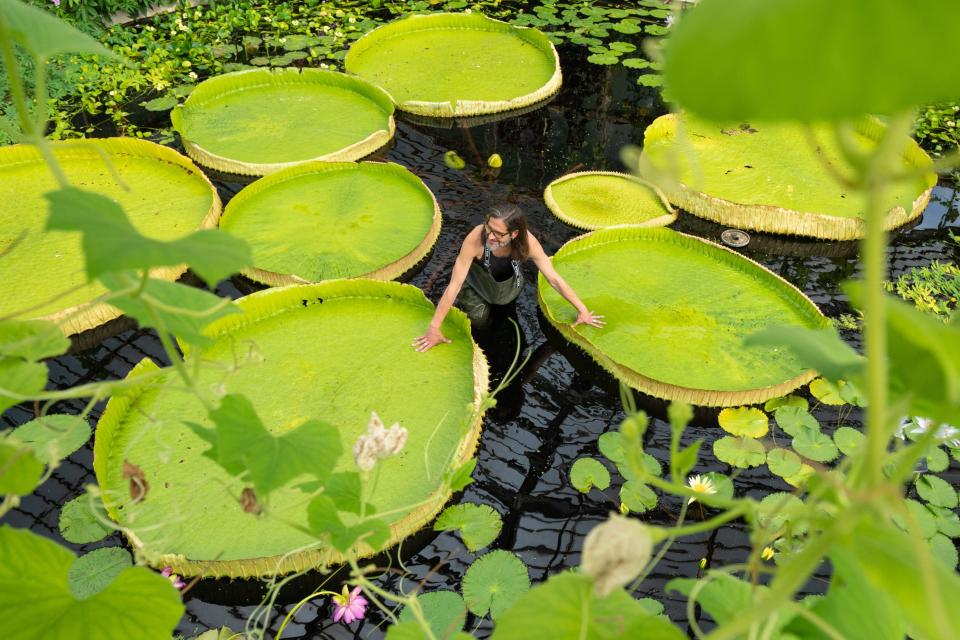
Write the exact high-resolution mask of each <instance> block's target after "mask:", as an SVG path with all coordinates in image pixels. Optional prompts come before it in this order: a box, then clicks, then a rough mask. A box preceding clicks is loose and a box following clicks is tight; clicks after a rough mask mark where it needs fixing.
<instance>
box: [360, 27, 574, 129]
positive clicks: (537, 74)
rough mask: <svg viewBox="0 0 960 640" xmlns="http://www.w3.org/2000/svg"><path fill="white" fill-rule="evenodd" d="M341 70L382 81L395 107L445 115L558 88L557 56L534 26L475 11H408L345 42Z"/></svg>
mask: <svg viewBox="0 0 960 640" xmlns="http://www.w3.org/2000/svg"><path fill="white" fill-rule="evenodd" d="M345 64H346V68H347V71H349V72H350V73H355V74H357V75H358V76H360V77H361V78H364V79H365V80H369V81H370V82H373V83H374V84H376V85H378V86H381V87H383V88H384V89H386V90H387V92H388V93H390V95H391V96H393V99H394V100H395V101H396V103H397V106H398V107H399V108H400V109H401V110H402V111H409V112H410V113H414V114H419V115H424V116H433V117H441V118H451V117H458V116H475V115H481V114H486V113H497V112H500V111H509V110H512V109H518V108H521V107H526V106H529V105H531V104H533V103H536V102H539V101H541V100H543V99H544V98H546V97H548V96H551V95H553V94H555V93H556V92H557V91H559V90H560V83H561V75H560V58H559V57H558V56H557V51H556V49H554V47H553V44H551V43H550V41H549V40H548V39H547V37H546V36H545V35H543V34H542V33H540V32H539V31H537V30H536V29H524V28H520V27H514V26H512V25H509V24H507V23H505V22H500V21H498V20H492V19H490V18H487V17H485V16H482V15H479V14H454V13H434V14H429V15H412V16H408V17H406V18H403V19H401V20H396V21H394V22H391V23H388V24H385V25H383V26H382V27H379V28H377V29H374V30H373V31H371V32H370V33H368V34H367V35H365V36H363V37H362V38H360V39H359V40H357V42H356V43H355V44H354V45H353V46H352V47H351V48H350V51H349V52H348V53H347V57H346V60H345Z"/></svg>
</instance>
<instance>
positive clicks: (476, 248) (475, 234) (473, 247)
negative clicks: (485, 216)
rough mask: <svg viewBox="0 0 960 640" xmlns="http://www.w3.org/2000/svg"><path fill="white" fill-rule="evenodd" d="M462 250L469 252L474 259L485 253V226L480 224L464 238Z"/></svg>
mask: <svg viewBox="0 0 960 640" xmlns="http://www.w3.org/2000/svg"><path fill="white" fill-rule="evenodd" d="M462 250H464V251H468V252H469V253H470V254H471V255H472V256H473V257H477V256H479V255H480V254H481V253H483V225H482V224H478V225H477V226H475V227H474V228H473V229H471V230H470V232H469V233H467V235H466V236H464V238H463V247H462Z"/></svg>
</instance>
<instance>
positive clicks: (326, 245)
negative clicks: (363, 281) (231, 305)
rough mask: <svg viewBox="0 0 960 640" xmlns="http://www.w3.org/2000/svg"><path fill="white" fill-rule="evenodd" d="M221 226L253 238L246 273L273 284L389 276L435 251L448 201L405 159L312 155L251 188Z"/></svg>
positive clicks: (229, 207)
mask: <svg viewBox="0 0 960 640" xmlns="http://www.w3.org/2000/svg"><path fill="white" fill-rule="evenodd" d="M220 228H221V229H223V230H225V231H228V232H229V233H231V234H233V235H235V236H238V237H240V238H242V239H243V240H245V241H246V242H247V244H249V245H250V247H251V248H252V249H253V256H254V265H255V268H254V269H251V270H249V271H246V272H244V273H245V274H246V275H247V276H249V277H251V278H253V279H254V280H257V281H259V282H263V283H265V284H270V285H283V284H291V283H295V282H299V283H303V282H317V281H320V280H324V279H330V278H353V277H357V276H366V277H369V278H378V279H384V280H389V279H391V278H395V277H397V276H400V275H401V274H403V273H404V272H405V271H407V270H409V269H410V268H411V267H413V266H414V265H416V264H417V263H418V262H419V261H420V260H421V259H422V258H424V257H425V256H426V255H427V254H428V253H429V251H430V248H431V247H432V246H433V243H434V242H436V239H437V236H438V235H439V234H440V207H439V206H438V205H437V202H436V200H435V199H434V197H433V194H432V193H430V190H429V189H427V187H426V185H425V184H423V182H422V181H421V180H420V179H419V178H417V177H416V176H415V175H413V174H412V173H410V172H409V171H407V170H406V169H404V168H403V167H401V166H400V165H398V164H393V163H387V164H383V163H375V162H363V163H360V164H357V163H353V162H336V163H333V162H311V163H308V164H303V165H299V166H296V167H291V168H289V169H284V170H283V171H280V172H277V173H275V174H273V175H270V176H267V177H266V178H263V179H261V180H258V181H256V182H255V183H253V184H252V185H250V186H249V187H247V188H245V189H244V190H243V191H241V192H240V193H239V194H237V196H236V197H235V198H234V199H233V200H231V201H230V204H229V205H227V209H226V211H225V212H224V216H223V220H222V221H221V223H220Z"/></svg>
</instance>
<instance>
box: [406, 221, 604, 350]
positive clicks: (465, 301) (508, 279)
mask: <svg viewBox="0 0 960 640" xmlns="http://www.w3.org/2000/svg"><path fill="white" fill-rule="evenodd" d="M526 260H533V263H534V264H535V265H537V268H538V269H540V272H541V273H542V274H543V276H544V278H546V280H547V282H549V283H550V286H552V287H553V288H554V289H556V290H557V291H558V292H559V293H560V295H562V296H563V297H564V298H565V299H566V300H567V301H568V302H569V303H570V304H572V305H573V306H574V308H575V309H576V310H577V319H576V321H574V323H573V325H574V326H576V325H578V324H588V325H590V326H592V327H602V326H603V324H604V323H603V316H600V315H596V314H594V313H593V312H591V311H590V310H588V309H587V307H586V306H585V305H584V304H583V302H581V301H580V298H579V297H577V294H576V293H575V292H574V290H573V289H571V288H570V285H568V284H567V283H566V281H565V280H564V279H563V278H562V277H561V276H560V274H558V273H557V272H556V270H555V269H554V268H553V265H552V264H551V263H550V258H549V257H548V256H547V254H546V253H545V252H544V250H543V247H542V246H541V245H540V242H539V241H538V240H537V239H536V238H535V237H534V236H533V234H532V233H530V231H528V229H527V217H526V215H524V213H523V211H521V210H520V208H519V207H516V206H513V205H509V206H504V207H498V208H496V209H494V210H493V211H491V212H490V213H489V214H488V215H487V217H486V219H485V220H484V222H483V224H480V225H477V226H476V227H475V228H474V229H473V230H472V231H471V232H470V233H468V234H467V237H466V238H464V239H463V245H462V246H461V247H460V255H459V256H457V262H456V264H455V265H454V267H453V273H452V274H451V276H450V284H449V285H447V288H446V290H445V291H444V292H443V296H442V297H441V298H440V302H438V303H437V310H436V312H435V313H434V314H433V320H431V321H430V326H429V328H428V329H427V332H426V333H425V334H423V335H422V336H419V337H418V338H416V339H415V340H414V341H413V347H414V348H415V349H416V350H417V351H427V350H428V349H430V348H432V347H434V346H436V345H437V344H440V343H441V342H450V340H448V339H447V337H446V336H444V335H443V333H442V332H441V331H440V325H442V324H443V319H444V318H446V317H447V312H449V311H450V307H451V306H452V305H453V304H454V301H456V304H457V306H458V307H460V308H461V309H463V311H464V312H465V313H466V314H467V316H469V318H470V322H471V324H472V325H473V327H474V328H477V329H483V328H485V327H486V325H487V324H488V323H489V322H490V312H491V310H492V309H493V308H494V307H495V306H500V305H508V304H510V303H512V302H513V301H514V300H516V299H517V296H519V295H520V291H521V289H522V288H523V276H522V275H521V273H520V264H521V263H522V262H525V261H526ZM464 285H466V286H464Z"/></svg>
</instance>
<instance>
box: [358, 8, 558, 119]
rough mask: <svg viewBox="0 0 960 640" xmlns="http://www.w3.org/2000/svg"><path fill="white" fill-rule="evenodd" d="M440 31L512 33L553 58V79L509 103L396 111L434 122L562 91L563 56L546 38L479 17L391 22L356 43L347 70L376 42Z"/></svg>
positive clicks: (408, 106) (410, 106)
mask: <svg viewBox="0 0 960 640" xmlns="http://www.w3.org/2000/svg"><path fill="white" fill-rule="evenodd" d="M438 28H445V29H450V30H456V29H469V30H485V31H497V32H501V33H512V34H514V35H516V36H517V37H519V38H522V39H523V40H526V41H527V42H529V43H530V44H532V45H533V46H534V47H536V48H537V49H539V50H540V51H542V52H543V53H544V55H547V56H550V57H551V58H552V59H553V74H552V75H551V76H550V79H549V80H547V82H546V83H545V84H544V85H543V86H542V87H540V88H539V89H537V90H536V91H533V92H531V93H528V94H526V95H522V96H517V97H516V98H512V99H510V100H457V101H455V102H429V101H420V100H407V101H405V102H400V103H397V108H398V109H400V110H401V111H406V112H409V113H413V114H416V115H421V116H428V117H431V118H457V117H469V116H480V115H485V114H492V113H499V112H501V111H513V110H515V109H521V108H523V107H528V106H531V105H534V104H536V103H539V102H541V101H544V100H546V99H547V98H549V97H550V96H552V95H554V94H555V93H557V92H558V91H560V86H561V85H562V84H563V74H562V72H561V70H560V56H559V55H558V54H557V49H556V47H554V46H553V43H552V42H550V40H549V39H548V38H547V36H545V35H544V34H543V33H542V32H540V31H538V30H537V29H534V28H532V27H516V26H514V25H512V24H509V23H507V22H503V21H501V20H495V19H493V18H488V17H487V16H485V15H483V14H480V13H429V14H414V15H410V16H407V17H405V18H401V19H399V20H394V21H393V22H388V23H387V24H385V25H381V26H379V27H377V28H376V29H374V30H373V31H371V32H370V33H368V34H366V35H364V36H363V37H362V38H360V39H359V40H357V41H356V42H355V43H354V45H353V46H352V47H350V51H348V52H347V57H346V58H345V59H344V66H345V68H346V70H347V71H348V72H351V73H353V70H352V69H351V62H352V61H353V60H356V58H357V56H358V55H359V54H360V53H362V52H364V51H366V50H368V49H371V48H374V47H376V46H377V41H378V40H380V39H382V38H386V37H390V36H393V35H396V34H398V33H411V32H414V31H423V30H427V29H431V30H432V29H438Z"/></svg>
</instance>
